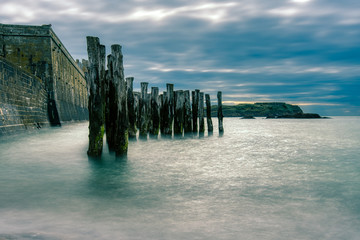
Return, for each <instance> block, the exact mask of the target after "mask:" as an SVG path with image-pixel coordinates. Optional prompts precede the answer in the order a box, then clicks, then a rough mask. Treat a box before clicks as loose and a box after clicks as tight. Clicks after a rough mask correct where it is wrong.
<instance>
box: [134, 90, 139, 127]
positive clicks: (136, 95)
mask: <svg viewBox="0 0 360 240" xmlns="http://www.w3.org/2000/svg"><path fill="white" fill-rule="evenodd" d="M133 93H134V107H135V115H136V128H137V129H140V99H141V93H139V92H133Z"/></svg>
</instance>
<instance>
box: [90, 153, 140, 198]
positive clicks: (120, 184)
mask: <svg viewBox="0 0 360 240" xmlns="http://www.w3.org/2000/svg"><path fill="white" fill-rule="evenodd" d="M89 166H90V170H91V171H90V175H89V180H88V186H89V191H90V194H91V195H95V196H98V197H103V198H109V197H110V198H124V197H129V196H131V195H133V194H132V190H131V184H129V182H130V178H131V176H130V175H131V171H130V170H129V167H128V162H127V157H126V156H121V157H119V156H118V157H115V155H114V154H107V155H105V156H103V157H102V158H101V159H98V158H97V159H96V158H89Z"/></svg>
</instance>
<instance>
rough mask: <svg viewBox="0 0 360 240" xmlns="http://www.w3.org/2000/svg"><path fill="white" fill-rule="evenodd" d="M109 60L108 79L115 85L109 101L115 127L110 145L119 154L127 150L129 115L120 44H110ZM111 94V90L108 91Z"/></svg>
mask: <svg viewBox="0 0 360 240" xmlns="http://www.w3.org/2000/svg"><path fill="white" fill-rule="evenodd" d="M111 56H112V57H111V58H110V59H111V61H110V64H109V66H110V68H109V69H110V70H109V72H111V74H110V76H111V79H110V81H113V85H114V87H115V89H114V90H115V91H114V98H113V99H114V102H110V103H109V104H110V105H113V107H111V108H110V111H111V112H110V116H111V120H112V121H113V123H112V126H114V129H115V136H114V139H111V141H113V143H112V145H113V147H114V151H115V153H116V155H117V156H121V155H124V154H126V153H127V150H128V136H129V132H128V127H129V117H128V108H127V89H126V82H125V77H124V66H123V55H122V52H121V46H120V45H119V44H114V45H112V46H111ZM109 93H110V94H111V91H109Z"/></svg>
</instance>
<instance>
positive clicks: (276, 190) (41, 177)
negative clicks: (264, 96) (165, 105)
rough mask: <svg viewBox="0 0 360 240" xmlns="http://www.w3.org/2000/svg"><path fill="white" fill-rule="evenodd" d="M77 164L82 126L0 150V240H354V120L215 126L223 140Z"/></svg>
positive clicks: (190, 141) (357, 124) (144, 145)
mask: <svg viewBox="0 0 360 240" xmlns="http://www.w3.org/2000/svg"><path fill="white" fill-rule="evenodd" d="M213 121H214V124H215V126H214V129H215V132H214V134H213V135H211V136H208V135H207V134H205V136H203V137H199V136H194V137H186V138H180V139H179V138H176V139H162V138H159V139H157V140H155V139H148V140H138V141H135V142H130V144H129V153H128V156H127V158H121V159H116V158H115V156H114V155H112V154H110V153H109V152H108V151H107V149H106V147H104V154H103V157H102V160H101V161H96V160H91V159H88V157H87V155H86V150H87V144H88V139H87V135H88V128H87V127H88V126H87V125H88V124H87V123H76V124H71V125H65V126H63V127H62V128H51V129H41V130H40V131H37V132H32V133H31V134H23V135H18V136H11V137H3V138H1V139H0V239H1V240H3V239H41V240H42V239H54V240H58V239H154V240H155V239H284V240H285V239H360V228H359V226H360V157H359V156H360V150H359V143H360V117H335V118H333V119H312V120H305V119H302V120H296V119H261V118H257V119H255V120H252V119H248V120H240V119H238V118H225V119H224V128H225V133H224V135H223V136H219V134H218V133H217V125H216V119H213Z"/></svg>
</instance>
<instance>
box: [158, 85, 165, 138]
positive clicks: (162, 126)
mask: <svg viewBox="0 0 360 240" xmlns="http://www.w3.org/2000/svg"><path fill="white" fill-rule="evenodd" d="M165 99H166V92H163V93H162V94H160V96H159V103H160V133H161V134H162V135H164V134H165V121H166V119H165V115H166V111H165Z"/></svg>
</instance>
